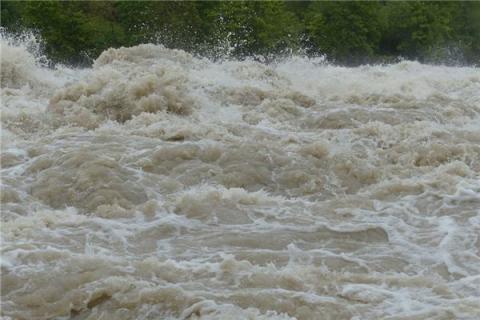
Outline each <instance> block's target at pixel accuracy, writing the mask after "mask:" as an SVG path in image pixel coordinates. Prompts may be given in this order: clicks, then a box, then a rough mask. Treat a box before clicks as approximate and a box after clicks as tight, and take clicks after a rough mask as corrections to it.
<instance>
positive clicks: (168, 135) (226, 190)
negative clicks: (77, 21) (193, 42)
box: [1, 40, 480, 320]
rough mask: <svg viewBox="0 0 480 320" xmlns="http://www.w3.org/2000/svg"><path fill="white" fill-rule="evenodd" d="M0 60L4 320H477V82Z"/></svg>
mask: <svg viewBox="0 0 480 320" xmlns="http://www.w3.org/2000/svg"><path fill="white" fill-rule="evenodd" d="M27 49H28V48H27V46H26V45H25V44H24V43H23V44H22V43H16V44H12V43H8V41H6V40H2V48H1V105H2V110H1V112H2V114H1V125H2V131H1V142H2V145H1V164H2V168H1V178H2V180H1V184H2V188H1V205H2V207H1V209H2V221H1V222H2V223H1V235H2V247H1V249H2V256H1V258H2V259H1V290H2V292H1V300H2V301H1V303H2V304H1V313H2V316H3V319H28V320H34V319H76V320H80V319H102V320H106V319H112V320H120V319H185V320H186V319H285V320H286V319H298V320H303V319H355V320H361V319H362V320H363V319H397V320H400V319H405V320H406V319H439V320H440V319H471V320H474V319H479V318H480V70H479V69H478V68H474V67H445V66H431V65H423V64H420V63H417V62H410V61H405V62H400V63H397V64H392V65H383V66H380V65H378V66H361V67H356V68H346V67H339V66H334V65H330V64H327V63H325V61H323V60H322V59H319V58H317V59H314V58H311V59H308V58H301V57H292V58H289V59H283V60H281V61H277V62H274V63H270V64H263V63H260V62H256V61H253V60H245V61H234V60H225V61H219V62H212V61H210V60H208V59H201V58H196V57H193V56H192V55H190V54H188V53H186V52H183V51H178V50H169V49H166V48H164V47H162V46H157V45H151V44H146V45H140V46H136V47H132V48H120V49H109V50H107V51H105V52H104V53H103V54H102V55H101V56H100V57H99V58H98V59H97V60H96V61H95V63H94V65H93V67H92V68H87V69H74V68H69V67H65V66H58V67H57V68H55V69H48V68H46V67H43V66H42V65H41V64H40V63H39V61H38V57H36V56H35V55H33V54H31V53H29V52H28V51H27Z"/></svg>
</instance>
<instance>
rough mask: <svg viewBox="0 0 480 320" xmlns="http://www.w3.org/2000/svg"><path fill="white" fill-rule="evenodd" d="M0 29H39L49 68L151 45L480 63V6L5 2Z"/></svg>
mask: <svg viewBox="0 0 480 320" xmlns="http://www.w3.org/2000/svg"><path fill="white" fill-rule="evenodd" d="M1 26H2V27H4V28H6V29H7V30H9V31H10V32H21V31H22V29H34V30H36V31H38V32H39V33H40V34H41V36H42V38H43V40H44V42H45V47H46V53H47V54H48V56H49V57H50V58H51V59H52V60H53V61H57V62H64V63H73V64H85V63H89V62H91V60H92V59H94V58H96V57H97V56H98V55H99V54H100V53H101V52H102V51H103V50H105V49H106V48H108V47H118V46H131V45H136V44H139V43H146V42H154V43H162V44H164V45H165V46H167V47H171V48H180V49H184V50H188V51H190V52H194V53H199V54H207V55H213V56H218V55H224V54H228V55H231V56H234V57H245V56H250V55H263V56H269V55H278V54H282V53H284V52H286V53H288V52H296V51H298V50H300V49H304V48H306V49H307V52H308V53H322V54H326V55H327V56H328V57H329V58H330V59H331V60H334V61H336V62H338V63H342V64H359V63H366V62H375V61H385V60H388V59H390V60H391V59H394V58H395V57H398V56H403V57H406V58H410V59H419V60H421V61H430V62H445V61H448V60H449V59H450V60H452V61H453V60H455V61H457V62H458V61H463V62H468V63H479V62H480V61H479V57H480V2H418V1H416V2H414V1H411V2H393V1H392V2H387V1H369V2H359V1H342V2H310V1H292V2H288V1H265V2H259V1H230V2H225V1H218V2H205V1H88V2H77V1H29V2H14V1H2V2H1Z"/></svg>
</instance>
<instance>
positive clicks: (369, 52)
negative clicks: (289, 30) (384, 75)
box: [306, 2, 383, 63]
mask: <svg viewBox="0 0 480 320" xmlns="http://www.w3.org/2000/svg"><path fill="white" fill-rule="evenodd" d="M379 8H380V4H379V3H378V2H315V3H313V4H312V5H311V6H310V14H309V15H307V19H306V23H307V30H308V34H309V35H310V40H311V41H312V43H313V45H314V47H315V48H317V50H319V51H320V52H322V53H326V54H327V55H329V56H332V57H335V58H336V59H337V60H338V61H340V62H344V63H346V62H353V63H358V62H364V60H365V59H369V58H370V57H372V56H373V55H374V53H375V52H377V48H378V44H379V41H380V37H381V31H382V27H383V26H382V24H381V17H380V15H379V14H378V11H379Z"/></svg>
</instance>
